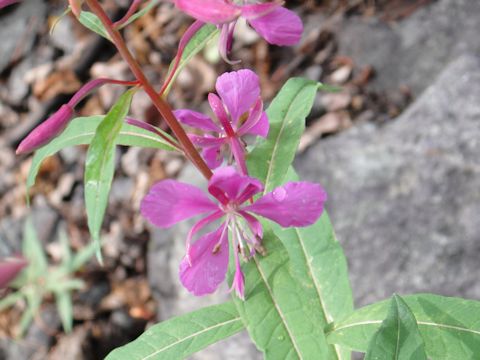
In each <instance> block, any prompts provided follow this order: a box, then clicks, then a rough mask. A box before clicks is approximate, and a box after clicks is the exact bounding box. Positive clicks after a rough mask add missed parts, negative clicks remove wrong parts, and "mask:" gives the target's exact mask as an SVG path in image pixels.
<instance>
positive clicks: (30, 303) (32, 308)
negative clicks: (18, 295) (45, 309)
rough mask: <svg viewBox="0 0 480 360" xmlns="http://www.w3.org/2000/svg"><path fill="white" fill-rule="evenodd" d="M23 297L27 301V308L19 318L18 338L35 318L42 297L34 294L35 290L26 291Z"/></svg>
mask: <svg viewBox="0 0 480 360" xmlns="http://www.w3.org/2000/svg"><path fill="white" fill-rule="evenodd" d="M25 295H26V300H27V308H26V309H25V311H24V312H23V314H22V317H21V318H20V323H19V331H18V335H19V336H20V337H21V336H23V335H24V334H25V332H26V331H27V329H28V327H29V325H30V323H31V322H32V320H33V318H34V317H35V314H36V313H37V311H38V309H40V305H41V304H42V296H41V294H38V293H36V291H35V290H32V291H28V292H26V293H25Z"/></svg>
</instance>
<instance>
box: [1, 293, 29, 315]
mask: <svg viewBox="0 0 480 360" xmlns="http://www.w3.org/2000/svg"><path fill="white" fill-rule="evenodd" d="M22 297H23V294H22V293H21V292H20V291H16V292H14V293H11V294H9V295H7V296H5V297H4V298H3V299H0V311H3V310H5V309H6V308H8V307H10V306H12V305H14V304H15V303H16V302H17V301H18V300H20V299H21V298H22Z"/></svg>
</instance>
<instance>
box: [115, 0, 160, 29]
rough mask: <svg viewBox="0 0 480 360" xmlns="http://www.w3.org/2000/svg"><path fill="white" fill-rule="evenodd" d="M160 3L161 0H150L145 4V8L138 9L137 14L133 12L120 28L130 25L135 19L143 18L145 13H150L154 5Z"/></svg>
mask: <svg viewBox="0 0 480 360" xmlns="http://www.w3.org/2000/svg"><path fill="white" fill-rule="evenodd" d="M158 4H160V0H152V1H150V2H149V4H148V5H147V6H145V7H144V8H143V9H141V10H139V11H137V12H136V13H135V14H133V15H132V16H130V17H129V18H128V20H127V21H125V23H124V24H122V26H120V29H123V28H124V27H125V26H127V25H130V24H131V23H132V22H134V21H135V20H137V19H139V18H141V17H142V16H143V15H145V14H146V13H148V12H149V11H150V10H151V9H152V8H153V7H154V6H156V5H158Z"/></svg>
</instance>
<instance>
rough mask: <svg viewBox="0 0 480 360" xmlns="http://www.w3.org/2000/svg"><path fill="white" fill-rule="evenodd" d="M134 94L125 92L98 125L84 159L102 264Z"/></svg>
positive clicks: (87, 193) (91, 216)
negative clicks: (119, 142) (118, 150)
mask: <svg viewBox="0 0 480 360" xmlns="http://www.w3.org/2000/svg"><path fill="white" fill-rule="evenodd" d="M135 91H136V89H131V90H129V91H127V92H126V93H124V94H123V95H122V96H121V97H120V98H119V99H118V101H117V102H116V104H115V105H114V106H113V107H112V109H111V110H110V111H109V112H108V114H107V115H106V116H105V118H104V119H103V120H102V122H101V123H100V124H99V125H98V127H97V129H96V131H95V135H94V136H93V139H92V141H91V143H90V146H89V147H88V152H87V158H86V160H85V178H84V183H85V206H86V209H87V219H88V229H89V230H90V235H91V236H92V238H93V241H94V242H96V243H97V245H98V249H99V251H98V253H97V256H98V258H99V260H100V261H101V251H100V228H101V226H102V222H103V217H104V215H105V210H106V209H107V204H108V195H109V193H110V187H111V185H112V181H113V174H114V171H115V144H116V138H117V136H118V134H119V133H120V130H121V128H122V124H123V120H124V119H125V117H126V116H127V114H128V111H129V110H130V104H131V102H132V98H133V95H134V94H135Z"/></svg>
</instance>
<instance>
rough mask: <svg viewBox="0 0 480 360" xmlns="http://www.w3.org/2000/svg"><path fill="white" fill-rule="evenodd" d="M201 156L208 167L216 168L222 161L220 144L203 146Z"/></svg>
mask: <svg viewBox="0 0 480 360" xmlns="http://www.w3.org/2000/svg"><path fill="white" fill-rule="evenodd" d="M202 156H203V158H204V159H205V162H206V163H207V165H208V167H209V168H210V169H216V168H218V167H219V166H220V165H222V163H223V155H222V147H221V146H209V147H206V148H204V149H203V151H202Z"/></svg>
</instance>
